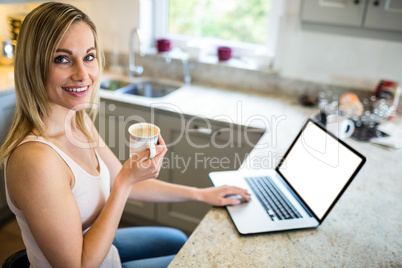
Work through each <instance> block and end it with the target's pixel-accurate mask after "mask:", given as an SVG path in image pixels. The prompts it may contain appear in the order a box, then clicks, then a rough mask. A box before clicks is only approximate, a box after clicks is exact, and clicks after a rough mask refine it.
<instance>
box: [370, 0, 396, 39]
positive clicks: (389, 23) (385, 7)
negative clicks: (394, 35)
mask: <svg viewBox="0 0 402 268" xmlns="http://www.w3.org/2000/svg"><path fill="white" fill-rule="evenodd" d="M364 27H366V28H372V29H379V30H392V31H402V0H369V1H368V7H367V16H366V20H365V23H364Z"/></svg>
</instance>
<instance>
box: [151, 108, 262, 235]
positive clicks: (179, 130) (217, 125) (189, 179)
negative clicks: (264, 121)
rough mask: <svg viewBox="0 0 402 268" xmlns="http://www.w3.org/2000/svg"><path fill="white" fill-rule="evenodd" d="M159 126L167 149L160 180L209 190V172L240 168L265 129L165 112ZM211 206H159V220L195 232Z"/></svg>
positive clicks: (161, 116)
mask: <svg viewBox="0 0 402 268" xmlns="http://www.w3.org/2000/svg"><path fill="white" fill-rule="evenodd" d="M157 118H158V124H159V126H160V128H161V131H162V135H163V137H164V140H165V142H166V145H167V147H168V153H167V155H166V156H165V160H166V161H165V162H164V165H163V168H162V170H161V172H160V175H159V178H160V179H161V180H164V181H167V182H172V183H177V184H181V185H187V186H194V187H200V188H204V187H210V186H212V183H211V181H210V179H209V176H208V173H209V172H212V171H220V170H232V169H238V168H239V167H240V165H241V164H242V163H243V160H244V159H245V157H246V156H247V154H248V153H250V151H251V150H252V149H253V147H254V145H255V144H256V143H257V141H258V140H259V139H260V138H261V136H262V134H263V130H261V129H255V128H249V129H246V128H245V127H244V126H240V125H235V124H229V123H225V122H218V121H214V120H211V119H207V118H201V117H193V116H188V115H183V114H175V113H168V112H164V113H161V114H159V115H158V117H157ZM209 209H210V206H209V205H206V204H204V203H200V202H180V203H164V204H159V205H158V210H157V217H158V221H159V222H161V223H164V224H169V225H174V226H176V227H178V228H180V229H182V230H185V231H192V230H193V229H194V228H195V227H196V226H197V225H198V223H199V222H200V221H201V219H202V218H203V217H204V215H205V214H206V213H207V211H208V210H209Z"/></svg>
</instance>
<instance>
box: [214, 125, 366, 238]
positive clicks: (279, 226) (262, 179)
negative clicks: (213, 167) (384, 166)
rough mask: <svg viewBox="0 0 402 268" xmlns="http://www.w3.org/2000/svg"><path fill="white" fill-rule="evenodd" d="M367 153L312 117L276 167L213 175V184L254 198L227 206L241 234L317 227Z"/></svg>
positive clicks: (364, 159)
mask: <svg viewBox="0 0 402 268" xmlns="http://www.w3.org/2000/svg"><path fill="white" fill-rule="evenodd" d="M365 162H366V158H365V157H364V156H363V155H361V154H360V153H358V152H357V151H356V150H354V149H353V148H351V147H350V146H349V145H348V144H346V143H345V142H343V141H342V140H339V139H338V138H336V137H335V136H334V135H332V134H331V133H329V132H328V131H327V130H326V129H325V127H324V126H322V125H321V124H320V123H318V122H315V121H314V120H312V119H311V118H310V119H308V120H307V121H306V122H305V123H304V125H303V127H302V129H301V131H300V132H299V133H298V135H297V136H296V138H295V140H294V141H293V143H292V144H291V146H290V147H289V149H288V150H287V152H286V153H285V154H284V156H283V158H282V159H281V161H280V162H279V164H278V165H277V166H276V168H275V170H272V169H269V170H267V169H264V170H234V171H218V172H211V173H210V174H209V176H210V179H211V181H212V183H213V184H214V186H216V187H218V186H221V185H232V186H238V187H241V188H244V189H247V190H248V191H249V193H251V194H252V196H251V201H250V202H248V203H242V204H240V205H237V206H227V207H226V208H227V210H228V212H229V214H230V216H231V218H232V220H233V222H234V224H235V226H236V228H237V230H238V231H239V233H241V234H255V233H264V232H276V231H287V230H295V229H307V228H317V227H318V226H319V225H320V224H321V223H322V222H323V221H324V219H325V218H326V217H327V216H328V214H329V212H330V211H331V209H332V208H333V207H334V205H335V204H336V202H337V201H338V200H339V198H340V197H341V195H342V194H343V193H344V192H345V190H346V188H347V187H348V186H349V184H350V183H351V182H352V180H353V178H354V177H355V176H356V175H357V173H358V172H359V170H360V169H361V168H362V167H363V165H364V163H365Z"/></svg>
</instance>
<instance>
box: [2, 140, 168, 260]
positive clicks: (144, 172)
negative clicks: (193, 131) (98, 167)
mask: <svg viewBox="0 0 402 268" xmlns="http://www.w3.org/2000/svg"><path fill="white" fill-rule="evenodd" d="M145 159H146V154H143V155H142V158H141V161H145V162H146V163H147V166H149V168H150V169H145V168H143V166H145V165H132V166H131V167H130V166H129V165H127V164H125V165H124V166H123V167H122V169H121V170H120V172H119V174H118V175H117V176H116V179H115V183H114V186H113V188H112V190H111V193H110V196H109V198H108V199H107V201H106V203H105V206H104V207H103V209H102V211H101V212H100V214H99V215H97V218H96V220H95V221H94V223H93V225H92V227H91V228H90V229H89V230H88V232H86V233H85V235H83V234H82V231H83V230H82V223H81V216H80V212H79V209H78V206H77V203H76V200H75V198H74V196H73V193H72V187H73V184H74V178H73V174H72V172H71V170H70V169H69V167H68V166H67V165H66V163H65V162H64V161H63V159H62V158H61V157H60V156H59V155H58V153H57V152H55V151H54V150H53V149H52V148H50V147H49V146H48V145H45V144H41V143H38V142H29V143H26V144H23V145H21V146H20V147H18V148H17V149H15V151H14V152H13V153H12V154H11V156H10V157H9V160H8V163H7V189H8V191H9V195H10V198H11V200H12V202H13V204H14V205H15V206H16V207H17V208H19V209H20V210H21V211H22V213H23V215H24V217H25V218H26V221H27V224H28V226H29V228H30V230H31V232H32V234H33V237H34V239H35V241H36V242H37V244H38V246H39V248H40V249H41V251H42V252H43V254H44V255H45V257H46V259H47V260H48V261H49V263H50V264H51V265H52V266H53V267H99V266H100V265H101V263H102V262H103V260H104V258H105V257H106V255H107V253H108V251H109V249H110V246H111V244H112V242H113V239H114V235H115V232H116V230H117V227H118V224H119V221H120V218H121V214H122V212H123V209H124V205H125V203H126V201H127V199H128V196H129V194H130V190H131V188H132V185H134V184H135V183H137V182H139V181H141V180H146V179H153V178H156V177H157V175H158V173H157V172H153V170H158V165H160V162H161V160H160V159H158V158H155V159H152V160H145ZM22 165H23V168H21V166H22Z"/></svg>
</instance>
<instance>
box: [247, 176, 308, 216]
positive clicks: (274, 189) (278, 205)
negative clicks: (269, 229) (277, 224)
mask: <svg viewBox="0 0 402 268" xmlns="http://www.w3.org/2000/svg"><path fill="white" fill-rule="evenodd" d="M246 181H247V183H248V184H249V185H250V187H251V189H252V190H253V192H254V194H255V195H256V196H257V198H258V200H259V201H260V202H261V204H262V206H263V207H264V208H265V210H266V211H267V213H268V215H269V216H270V217H271V220H274V219H275V217H276V218H277V219H278V220H289V219H297V218H302V216H301V215H300V213H299V212H298V211H297V210H296V209H295V207H294V206H293V205H292V204H291V203H290V202H289V200H288V199H287V198H286V197H285V196H284V194H283V193H282V192H281V191H280V190H279V188H278V186H276V185H275V183H274V182H273V181H272V179H271V178H270V177H253V178H246Z"/></svg>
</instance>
